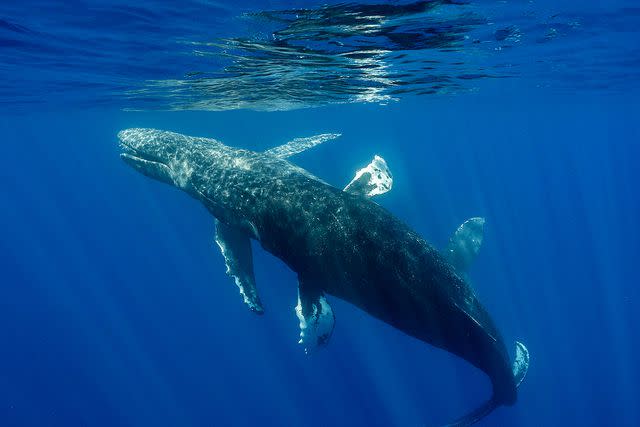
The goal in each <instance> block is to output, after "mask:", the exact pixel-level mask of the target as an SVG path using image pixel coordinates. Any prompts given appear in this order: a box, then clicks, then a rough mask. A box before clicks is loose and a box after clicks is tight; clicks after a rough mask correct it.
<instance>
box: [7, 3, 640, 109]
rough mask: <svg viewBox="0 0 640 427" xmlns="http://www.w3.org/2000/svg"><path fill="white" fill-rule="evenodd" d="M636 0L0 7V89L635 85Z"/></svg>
mask: <svg viewBox="0 0 640 427" xmlns="http://www.w3.org/2000/svg"><path fill="white" fill-rule="evenodd" d="M633 39H635V40H638V39H640V9H639V8H634V7H629V5H625V4H622V5H617V4H615V3H612V4H608V5H606V6H602V7H598V8H594V5H590V6H589V8H588V7H585V6H584V5H582V6H580V5H579V4H578V3H572V4H545V3H540V2H538V3H536V2H523V1H486V0H479V1H475V2H474V1H458V0H431V1H415V2H362V3H333V2H331V3H324V2H323V3H320V2H318V3H314V2H308V1H305V2H285V1H271V2H243V5H242V6H236V5H231V3H229V2H207V1H186V2H179V3H173V2H168V1H159V2H136V4H135V5H131V4H129V3H126V2H121V3H119V2H110V3H109V4H105V3H102V2H90V1H85V2H81V1H71V2H63V3H57V2H45V1H35V0H34V1H28V2H3V4H2V5H0V97H1V99H2V102H3V103H4V104H10V105H12V106H13V107H15V106H16V105H18V106H25V105H28V104H32V103H47V104H61V103H69V102H71V103H73V104H75V105H86V106H97V105H109V106H116V107H118V108H126V109H176V110H184V109H187V110H193V109H195V110H230V109H238V108H248V109H255V110H286V109H295V108H302V107H312V106H318V105H325V104H332V103H354V102H365V103H388V102H394V101H397V100H399V99H401V98H402V97H403V96H405V95H407V94H415V95H455V94H460V93H465V92H469V91H476V90H482V88H483V87H484V86H485V84H486V83H487V81H489V80H496V79H523V80H525V84H527V85H532V86H541V87H552V88H557V89H560V90H566V91H572V90H582V89H588V90H599V91H625V90H627V89H629V87H632V88H636V87H637V86H638V82H639V81H640V72H639V71H638V70H639V69H640V59H639V57H640V49H639V47H638V45H637V43H630V42H629V40H633Z"/></svg>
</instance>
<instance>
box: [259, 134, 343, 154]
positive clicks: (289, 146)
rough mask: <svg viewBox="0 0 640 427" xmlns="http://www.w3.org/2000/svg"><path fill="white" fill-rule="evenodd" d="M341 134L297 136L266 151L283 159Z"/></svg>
mask: <svg viewBox="0 0 640 427" xmlns="http://www.w3.org/2000/svg"><path fill="white" fill-rule="evenodd" d="M341 135H342V134H340V133H323V134H320V135H314V136H310V137H308V138H296V139H294V140H293V141H289V142H287V143H286V144H283V145H279V146H277V147H273V148H270V149H268V150H267V151H265V153H267V154H271V155H272V156H276V157H280V158H281V159H286V158H287V157H291V156H293V155H294V154H298V153H302V152H303V151H306V150H308V149H309V148H313V147H315V146H316V145H320V144H322V143H323V142H327V141H331V140H332V139H336V138H338V137H339V136H341Z"/></svg>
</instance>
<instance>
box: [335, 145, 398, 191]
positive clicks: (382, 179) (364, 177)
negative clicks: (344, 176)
mask: <svg viewBox="0 0 640 427" xmlns="http://www.w3.org/2000/svg"><path fill="white" fill-rule="evenodd" d="M392 186H393V177H392V176H391V171H390V170H389V167H388V166H387V162H386V161H385V160H384V159H383V158H382V157H380V156H378V155H376V156H374V157H373V160H372V161H371V163H369V164H368V165H367V166H365V167H364V168H362V169H360V170H359V171H357V172H356V175H355V176H354V177H353V179H352V180H351V182H350V183H349V184H347V186H346V187H344V191H345V192H347V193H351V194H356V195H359V196H363V197H373V196H377V195H379V194H384V193H386V192H387V191H389V190H391V187H392Z"/></svg>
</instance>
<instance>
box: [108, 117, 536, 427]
mask: <svg viewBox="0 0 640 427" xmlns="http://www.w3.org/2000/svg"><path fill="white" fill-rule="evenodd" d="M338 136H339V135H338V134H322V135H317V136H314V137H311V138H297V139H295V140H293V141H291V142H289V143H286V144H284V145H282V146H279V147H275V148H272V149H270V150H267V151H265V152H255V151H250V150H245V149H240V148H233V147H230V146H227V145H225V144H223V143H221V142H219V141H217V140H215V139H211V138H200V137H190V136H185V135H180V134H177V133H173V132H167V131H160V130H155V129H127V130H123V131H121V132H119V133H118V139H119V142H120V147H121V149H122V153H121V158H122V159H123V160H124V161H125V162H126V163H127V164H128V165H130V166H131V167H133V168H134V169H136V170H138V171H139V172H141V173H143V174H144V175H146V176H148V177H151V178H154V179H156V180H159V181H162V182H165V183H168V184H171V185H173V186H175V187H178V188H180V189H182V190H184V191H185V192H187V193H188V194H189V195H191V196H192V197H194V198H195V199H197V200H199V201H200V202H202V204H203V205H204V206H205V207H206V209H207V210H208V211H209V212H210V213H211V214H212V215H213V217H214V218H215V228H216V238H215V239H216V243H217V244H218V246H219V247H220V250H221V252H222V255H223V256H224V259H225V264H226V268H227V274H228V275H229V276H231V277H232V278H233V280H234V282H235V284H236V285H237V286H238V288H239V290H240V294H241V296H242V299H243V301H244V303H245V304H246V305H247V306H248V308H249V309H250V310H251V311H253V312H255V313H258V314H262V313H263V312H264V308H263V304H262V301H261V300H260V297H259V293H258V287H257V285H256V281H255V277H254V272H253V265H252V252H251V251H252V248H251V239H254V240H256V241H258V242H259V243H260V245H261V246H262V247H263V248H264V249H265V250H266V251H268V252H270V253H271V254H273V255H274V256H276V257H278V258H280V259H281V260H282V261H283V262H285V263H286V264H287V266H289V268H291V269H292V270H293V271H295V272H296V273H297V275H298V303H297V306H296V308H295V311H296V315H297V317H298V320H299V323H300V341H299V342H300V344H302V345H303V347H304V350H305V352H310V351H313V350H314V349H317V348H318V347H321V346H323V345H325V344H326V343H327V342H328V340H329V339H330V337H331V334H332V332H333V328H334V323H335V317H334V314H333V310H332V308H331V305H330V303H329V301H328V300H327V296H331V297H336V298H340V299H342V300H345V301H347V302H349V303H351V304H353V305H355V306H357V307H359V308H360V309H362V310H364V311H365V312H367V313H368V314H370V315H371V316H374V317H376V318H378V319H380V320H382V321H383V322H386V323H387V324H389V325H391V326H393V327H395V328H397V329H399V330H400V331H402V332H404V333H406V334H408V335H410V336H412V337H415V338H417V339H419V340H422V341H424V342H426V343H429V344H431V345H433V346H436V347H438V348H441V349H444V350H446V351H448V352H450V353H452V354H454V355H456V356H459V357H461V358H463V359H464V360H466V361H468V362H469V363H471V364H472V365H474V366H475V367H477V368H478V369H480V370H482V371H483V372H484V373H485V374H486V375H487V376H488V377H489V379H490V381H491V383H492V390H493V392H492V395H491V397H490V398H489V399H488V400H487V401H486V402H485V403H484V404H482V405H481V406H480V407H478V408H477V409H475V410H473V411H471V412H469V413H468V414H466V415H464V416H463V417H461V418H460V419H458V420H457V421H454V422H453V423H451V424H449V425H451V426H465V425H470V424H473V423H474V422H476V421H478V420H479V419H481V418H482V417H484V416H486V415H487V414H489V413H490V412H491V411H492V410H494V409H495V408H497V407H498V406H500V405H513V404H514V403H515V402H516V397H517V389H518V386H519V385H520V383H521V382H522V380H523V379H524V376H525V374H526V372H527V369H528V366H529V353H528V351H527V349H526V347H525V346H524V345H523V344H522V343H520V342H516V346H515V358H514V361H513V363H512V362H511V361H510V358H509V355H508V352H507V349H506V347H505V344H504V341H503V339H502V337H501V336H500V333H499V331H498V329H497V327H496V326H495V324H494V322H493V321H492V319H491V317H490V316H489V314H488V312H487V311H486V310H485V308H484V307H483V306H482V305H481V303H480V301H479V300H478V298H477V296H476V294H475V292H474V290H473V289H472V287H471V286H470V285H469V283H468V280H467V278H466V270H467V268H468V266H469V265H470V263H471V262H472V261H473V259H474V258H475V256H476V254H477V252H478V250H479V248H480V245H481V243H482V235H483V228H484V219H482V218H471V219H469V220H467V221H466V222H464V223H463V224H462V225H461V226H460V227H459V228H458V229H457V230H456V231H455V233H454V234H453V235H452V237H451V239H450V241H449V243H448V245H447V247H446V248H444V249H443V250H442V251H438V250H436V249H435V248H434V247H433V246H432V245H431V244H429V243H428V242H427V241H426V240H425V239H423V238H422V237H420V236H419V235H418V234H417V233H416V232H415V231H413V230H412V229H411V228H410V227H409V226H407V225H406V224H404V223H403V222H402V221H400V220H399V219H397V218H396V217H394V216H393V215H392V214H391V213H390V212H388V211H387V210H385V209H384V208H383V207H381V206H380V205H379V204H377V203H376V202H375V201H374V200H372V198H374V197H375V196H377V195H379V194H382V193H385V192H387V191H389V190H390V189H391V187H392V184H393V179H392V176H391V173H390V171H389V168H388V167H387V164H386V162H385V161H384V159H382V158H381V157H379V156H375V157H374V159H373V160H372V161H371V163H369V164H368V165H367V166H365V167H364V168H362V169H360V170H359V171H358V172H357V173H356V175H355V177H354V178H353V180H352V181H351V182H350V183H349V184H347V185H346V187H345V188H343V189H339V188H336V187H333V186H331V185H329V184H327V183H326V182H324V181H323V180H321V179H320V178H317V177H316V176H314V175H312V174H311V173H309V172H308V171H306V170H304V169H302V168H300V167H298V166H296V165H294V164H292V163H291V162H289V161H288V160H287V159H288V158H290V157H291V156H293V155H295V154H297V153H299V152H301V151H304V150H306V149H309V148H311V147H313V146H315V145H318V144H321V143H323V142H325V141H329V140H331V139H334V138H337V137H338Z"/></svg>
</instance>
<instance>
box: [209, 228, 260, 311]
mask: <svg viewBox="0 0 640 427" xmlns="http://www.w3.org/2000/svg"><path fill="white" fill-rule="evenodd" d="M216 243H217V244H218V246H219V247H220V251H221V252H222V256H223V257H224V262H225V264H226V266H227V274H228V275H229V276H231V277H232V278H233V280H234V281H235V283H236V285H237V286H238V288H239V289H240V295H242V298H243V299H244V302H245V304H247V306H248V307H249V309H250V310H251V311H254V312H256V313H258V314H262V313H264V308H263V307H262V302H261V301H260V297H259V296H258V290H257V288H256V279H255V277H254V274H253V254H252V252H251V240H250V239H249V236H247V235H246V234H245V233H243V232H242V231H240V230H237V229H236V228H233V227H229V226H228V225H225V224H223V223H222V222H220V221H218V220H216Z"/></svg>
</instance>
